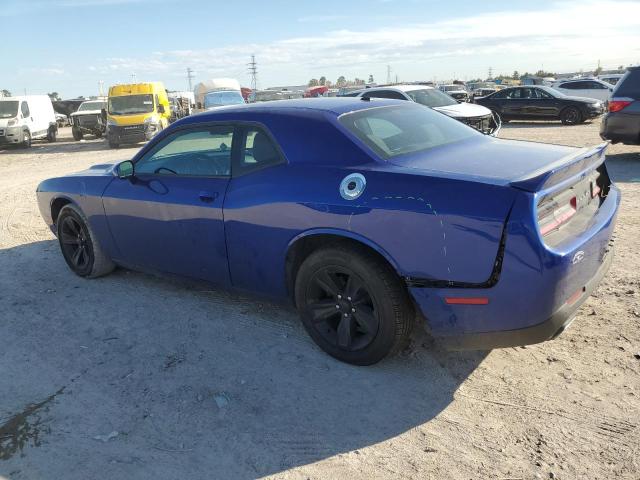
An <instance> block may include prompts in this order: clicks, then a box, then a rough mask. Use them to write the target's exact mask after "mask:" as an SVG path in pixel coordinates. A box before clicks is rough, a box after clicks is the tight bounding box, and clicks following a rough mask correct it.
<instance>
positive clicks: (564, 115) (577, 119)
mask: <svg viewBox="0 0 640 480" xmlns="http://www.w3.org/2000/svg"><path fill="white" fill-rule="evenodd" d="M560 121H561V122H562V124H563V125H578V124H579V123H582V122H583V121H584V120H583V116H582V113H581V112H580V110H578V109H577V108H576V107H567V108H565V109H564V110H562V112H560Z"/></svg>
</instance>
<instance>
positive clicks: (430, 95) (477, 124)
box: [349, 85, 501, 135]
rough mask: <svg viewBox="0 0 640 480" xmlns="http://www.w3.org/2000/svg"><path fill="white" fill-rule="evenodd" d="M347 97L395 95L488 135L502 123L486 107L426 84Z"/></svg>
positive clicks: (400, 86) (390, 96) (372, 90)
mask: <svg viewBox="0 0 640 480" xmlns="http://www.w3.org/2000/svg"><path fill="white" fill-rule="evenodd" d="M349 96H353V97H361V98H394V99H397V100H409V101H412V102H416V103H420V104H422V105H425V106H427V107H430V108H433V109H434V110H437V111H439V112H441V113H444V114H445V115H447V116H449V117H452V118H455V119H456V120H459V121H461V122H462V123H466V124H467V125H469V126H470V127H473V128H475V129H476V130H479V131H481V132H482V133H485V134H488V135H497V133H498V131H499V130H500V126H501V125H500V119H499V118H498V117H497V116H496V115H494V114H493V112H492V111H491V110H489V109H488V108H486V107H483V106H482V105H475V104H473V103H466V102H464V103H458V102H457V101H456V100H455V99H454V98H452V97H451V96H449V95H447V94H446V93H444V92H442V91H440V90H438V89H437V88H433V87H429V86H427V85H393V86H388V87H373V88H367V89H364V90H360V91H358V92H350V93H349Z"/></svg>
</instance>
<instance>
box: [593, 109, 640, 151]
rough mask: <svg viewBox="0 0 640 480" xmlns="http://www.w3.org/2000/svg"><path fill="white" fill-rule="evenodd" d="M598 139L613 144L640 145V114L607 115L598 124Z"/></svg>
mask: <svg viewBox="0 0 640 480" xmlns="http://www.w3.org/2000/svg"><path fill="white" fill-rule="evenodd" d="M600 137H602V139H603V140H611V141H612V142H613V143H624V144H627V145H638V144H640V114H628V113H624V112H615V113H607V114H606V115H605V116H604V117H603V118H602V123H601V124H600Z"/></svg>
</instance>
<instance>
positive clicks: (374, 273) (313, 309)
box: [295, 245, 415, 365]
mask: <svg viewBox="0 0 640 480" xmlns="http://www.w3.org/2000/svg"><path fill="white" fill-rule="evenodd" d="M295 297H296V305H297V307H298V311H299V312H300V315H301V317H302V322H303V324H304V326H305V328H306V330H307V332H308V333H309V335H310V336H311V338H312V339H313V340H314V341H315V342H316V343H317V344H318V346H319V347H320V348H322V349H323V350H324V351H325V352H327V353H328V354H329V355H331V356H333V357H335V358H337V359H339V360H342V361H344V362H347V363H352V364H355V365H371V364H373V363H376V362H378V361H380V360H382V359H383V358H384V357H386V356H387V355H389V354H392V353H394V352H396V351H397V350H399V349H400V348H401V347H402V346H403V345H405V344H406V342H407V341H408V338H409V335H410V333H411V329H412V327H413V322H414V317H415V313H414V310H413V306H412V303H411V301H410V299H409V297H408V294H407V292H406V290H405V289H404V288H403V286H402V283H401V281H400V279H399V278H398V276H397V275H396V273H395V272H394V271H393V270H392V269H391V268H390V267H389V265H387V264H386V263H384V262H383V261H381V260H379V259H378V258H376V257H374V256H373V255H371V254H369V253H367V252H365V251H363V250H360V249H358V248H354V247H351V246H346V245H335V246H332V247H328V248H324V249H322V250H317V251H315V252H313V253H312V254H311V255H309V257H307V259H306V260H305V261H304V262H303V263H302V265H301V266H300V269H299V270H298V274H297V276H296V282H295Z"/></svg>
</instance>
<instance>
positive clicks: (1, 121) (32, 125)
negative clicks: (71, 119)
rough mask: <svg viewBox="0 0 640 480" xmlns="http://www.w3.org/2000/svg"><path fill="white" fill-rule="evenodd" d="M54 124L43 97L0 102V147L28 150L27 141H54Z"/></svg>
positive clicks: (55, 127)
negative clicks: (18, 147)
mask: <svg viewBox="0 0 640 480" xmlns="http://www.w3.org/2000/svg"><path fill="white" fill-rule="evenodd" d="M57 134H58V124H57V121H56V114H55V112H54V111H53V105H52V104H51V99H50V98H49V97H48V96H47V95H26V96H19V97H2V98H0V145H2V144H5V145H6V144H11V145H22V146H23V147H26V148H28V147H30V146H31V140H36V139H40V138H46V139H47V140H48V141H49V142H55V141H56V135H57Z"/></svg>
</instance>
